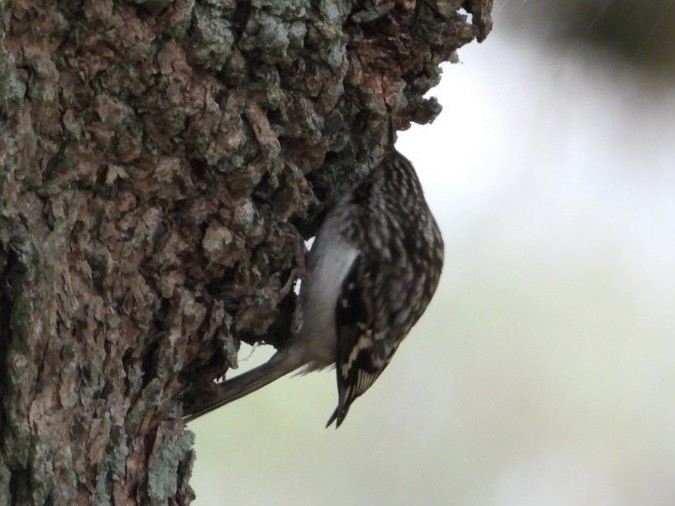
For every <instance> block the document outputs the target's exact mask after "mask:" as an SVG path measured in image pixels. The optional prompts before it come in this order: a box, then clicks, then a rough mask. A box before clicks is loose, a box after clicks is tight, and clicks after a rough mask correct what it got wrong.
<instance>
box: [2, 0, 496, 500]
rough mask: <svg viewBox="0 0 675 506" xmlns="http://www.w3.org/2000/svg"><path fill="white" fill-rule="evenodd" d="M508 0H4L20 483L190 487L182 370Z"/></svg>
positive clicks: (277, 282) (275, 333) (280, 326)
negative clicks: (497, 1)
mask: <svg viewBox="0 0 675 506" xmlns="http://www.w3.org/2000/svg"><path fill="white" fill-rule="evenodd" d="M491 3H492V2H491V0H467V1H464V2H462V1H461V0H456V1H447V0H446V1H442V0H428V1H420V2H417V3H415V1H414V0H397V1H395V2H394V1H386V0H372V1H369V2H349V1H346V0H332V1H331V0H320V1H311V2H310V1H307V0H289V1H284V2H281V1H278V0H254V1H250V2H243V1H241V2H236V1H234V0H175V1H170V0H151V1H143V0H128V1H121V0H119V1H116V2H115V1H113V0H62V1H59V2H54V1H53V0H14V1H8V0H0V14H1V16H2V17H1V19H0V35H1V37H0V122H1V124H0V128H1V130H0V505H5V504H12V505H23V504H26V505H43V504H56V505H66V504H83V505H84V504H97V505H105V504H116V505H118V504H119V505H129V504H188V503H189V502H190V500H191V499H192V496H193V493H192V491H191V489H190V487H189V485H188V478H189V475H190V469H191V464H192V460H193V458H194V455H193V453H192V450H191V447H192V441H193V439H192V434H191V433H190V432H189V431H185V430H183V424H182V422H181V421H180V414H181V404H180V398H181V395H182V393H183V392H184V391H185V390H186V389H187V388H188V386H189V385H191V384H203V385H208V384H209V382H210V381H211V380H212V379H213V378H215V377H217V376H219V375H222V374H223V373H224V371H225V370H226V369H227V368H228V367H232V366H233V365H235V364H236V360H237V359H236V352H237V349H238V346H239V342H240V341H241V340H244V341H248V342H253V341H258V340H262V339H264V340H265V341H266V342H270V343H272V344H280V343H282V342H283V339H284V337H285V336H286V335H287V334H288V327H289V325H290V320H291V315H292V312H293V308H294V302H295V301H294V293H293V291H292V290H291V289H290V288H291V287H292V283H293V281H295V280H296V279H297V278H298V277H299V276H300V275H302V273H303V266H304V252H305V246H304V239H306V238H308V237H310V236H311V235H312V233H313V232H314V231H315V230H316V227H317V225H318V224H319V223H320V219H321V216H322V213H323V212H324V211H325V209H326V208H327V207H328V206H330V205H331V204H332V203H334V202H335V201H336V199H337V198H339V196H340V195H341V194H342V193H343V192H344V191H345V190H346V189H347V188H349V186H350V185H351V184H352V183H353V182H354V181H356V180H358V179H359V178H360V177H362V175H363V174H364V173H366V171H367V170H368V167H369V166H371V165H372V164H373V163H375V162H376V161H377V160H378V159H379V157H380V156H381V155H382V153H383V146H384V145H385V144H386V139H387V131H388V125H389V121H390V119H391V122H392V124H393V125H394V126H395V127H398V128H405V127H407V125H408V124H409V121H411V120H412V121H416V122H419V123H425V122H428V121H430V120H432V119H433V117H434V116H435V115H436V114H437V113H438V112H439V109H440V107H439V105H438V104H437V103H436V102H435V101H434V100H433V99H424V98H422V97H423V95H424V93H425V92H426V91H427V90H429V88H430V87H432V86H433V85H435V84H436V83H437V82H438V80H439V70H438V64H439V63H440V62H442V61H445V60H448V59H451V58H452V57H453V53H454V51H455V49H457V48H458V47H459V46H461V45H463V44H465V43H467V42H469V41H471V40H472V39H474V38H478V39H479V40H482V38H484V37H485V35H486V34H487V32H488V31H489V29H490V25H491V21H490V8H491Z"/></svg>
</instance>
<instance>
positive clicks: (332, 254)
mask: <svg viewBox="0 0 675 506" xmlns="http://www.w3.org/2000/svg"><path fill="white" fill-rule="evenodd" d="M331 229H332V227H324V228H323V229H322V230H321V232H320V234H319V236H318V237H317V238H316V240H315V242H314V245H313V246H312V250H311V252H310V256H309V262H308V263H309V271H310V278H309V279H308V280H307V281H304V282H303V283H302V285H301V286H300V311H301V321H302V326H301V328H300V330H299V332H298V335H297V336H296V339H297V340H299V341H302V346H301V348H302V349H303V350H304V352H305V353H306V354H307V356H306V357H305V360H306V363H307V364H308V365H307V371H310V370H315V369H321V368H323V367H327V366H329V365H331V364H333V363H334V362H335V356H336V352H337V335H336V332H335V308H336V305H337V299H338V295H339V293H340V288H341V285H342V281H343V280H344V278H345V276H346V275H347V274H348V273H349V269H350V268H351V266H352V264H353V263H354V259H355V258H356V256H357V255H358V250H357V249H356V248H354V246H352V245H351V244H349V243H348V242H346V241H345V240H344V239H343V238H342V237H340V236H339V232H337V231H336V230H335V229H332V230H331Z"/></svg>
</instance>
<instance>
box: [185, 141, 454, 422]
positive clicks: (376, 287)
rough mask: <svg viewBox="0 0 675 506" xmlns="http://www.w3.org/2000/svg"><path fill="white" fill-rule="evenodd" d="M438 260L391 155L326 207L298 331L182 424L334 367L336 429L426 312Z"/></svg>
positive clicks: (415, 187) (416, 187)
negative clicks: (294, 374)
mask: <svg viewBox="0 0 675 506" xmlns="http://www.w3.org/2000/svg"><path fill="white" fill-rule="evenodd" d="M442 266H443V240H442V238H441V233H440V231H439V229H438V225H437V224H436V221H435V220H434V217H433V215H432V214H431V211H430V210H429V207H428V205H427V203H426V200H425V199H424V195H423V193H422V187H421V185H420V182H419V180H418V179H417V174H416V173H415V169H414V168H413V166H412V164H411V163H410V162H409V161H408V160H407V159H406V158H405V157H404V156H403V155H401V154H400V153H399V152H398V151H396V150H395V149H392V151H391V152H390V153H389V154H388V155H387V156H386V157H385V158H384V160H383V161H382V162H381V163H380V164H379V165H378V166H377V167H376V168H375V169H374V170H373V171H372V172H371V173H370V174H369V175H368V176H366V177H365V178H364V179H363V180H362V181H361V182H359V183H358V184H357V185H356V186H355V187H354V188H352V189H351V190H350V191H349V193H347V194H346V195H345V196H344V198H342V200H341V201H340V202H339V203H338V204H337V205H336V206H335V208H334V209H333V210H331V211H330V212H329V213H328V215H327V216H326V219H325V221H324V223H323V225H322V226H321V230H319V233H318V235H317V237H316V240H315V241H314V244H313V245H312V249H311V251H310V254H309V260H308V269H309V279H308V280H307V281H305V282H303V283H302V285H301V287H300V297H299V299H300V303H299V306H300V312H301V319H302V325H301V328H300V329H299V330H298V331H297V332H296V333H295V334H294V335H293V336H291V337H290V339H289V340H288V342H287V343H286V345H285V346H284V347H283V348H282V349H280V350H279V351H278V352H277V353H276V354H275V355H274V356H273V357H272V358H271V359H270V360H269V361H268V362H267V363H265V364H263V365H261V366H259V367H257V368H255V369H253V370H251V371H249V372H246V373H244V374H242V375H240V376H237V377H236V378H234V379H231V380H227V381H225V382H223V383H221V384H219V385H217V386H216V388H217V394H216V395H215V396H214V397H213V398H212V399H211V400H210V401H206V402H203V403H201V404H200V405H197V406H195V407H194V409H193V410H191V412H189V413H188V414H187V415H186V416H185V417H184V420H185V421H190V420H193V419H194V418H196V417H198V416H200V415H202V414H204V413H207V412H209V411H211V410H213V409H215V408H217V407H219V406H222V405H224V404H227V403H228V402H231V401H233V400H235V399H238V398H240V397H243V396H245V395H247V394H249V393H251V392H253V391H255V390H257V389H258V388H260V387H262V386H264V385H266V384H268V383H270V382H272V381H274V380H275V379H277V378H280V377H281V376H283V375H285V374H287V373H289V372H291V371H294V370H296V369H299V368H301V367H303V368H304V369H303V372H309V371H314V370H318V369H323V368H325V367H328V366H330V365H332V364H335V369H336V371H337V385H338V406H337V409H336V410H335V412H334V413H333V415H332V416H331V417H330V419H329V420H328V423H327V424H326V426H329V425H330V424H331V423H332V422H333V421H336V427H339V426H340V424H341V423H342V421H343V420H344V418H345V416H346V415H347V411H348V410H349V407H350V405H351V404H352V402H354V400H355V399H356V398H357V397H359V396H360V395H361V394H363V393H364V392H365V391H366V390H368V388H369V387H370V386H371V385H372V384H373V382H374V381H375V380H376V379H377V377H378V376H379V375H380V374H381V373H382V371H383V370H384V369H385V367H387V364H389V361H390V360H391V358H392V356H393V355H394V352H395V351H396V349H397V348H398V345H399V344H400V343H401V341H402V340H403V338H404V337H405V336H406V335H407V334H408V332H409V331H410V329H411V327H412V326H413V325H414V324H415V322H416V321H417V319H418V318H419V317H420V316H421V315H422V313H423V312H424V310H425V309H426V307H427V305H428V304H429V301H430V300H431V297H432V296H433V294H434V291H435V290H436V286H437V285H438V279H439V277H440V274H441V268H442Z"/></svg>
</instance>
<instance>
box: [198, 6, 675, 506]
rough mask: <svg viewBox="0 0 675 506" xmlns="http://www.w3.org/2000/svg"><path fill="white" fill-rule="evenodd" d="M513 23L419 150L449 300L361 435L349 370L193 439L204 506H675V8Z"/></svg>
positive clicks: (458, 69) (446, 92) (399, 365)
mask: <svg viewBox="0 0 675 506" xmlns="http://www.w3.org/2000/svg"><path fill="white" fill-rule="evenodd" d="M495 3H496V5H495V9H494V20H495V27H494V30H493V32H492V34H491V35H490V36H489V37H488V38H487V40H486V41H485V42H484V43H483V44H472V45H470V46H467V47H465V48H463V49H461V50H460V53H459V55H460V59H461V63H460V64H457V65H448V66H446V67H445V68H444V72H445V78H444V80H443V82H442V83H441V85H440V86H439V87H438V88H437V89H435V90H433V93H432V94H433V95H435V96H437V97H438V99H439V101H440V102H441V104H443V106H444V112H443V114H442V115H441V116H440V117H439V118H438V120H437V121H436V122H435V123H434V124H433V125H431V126H426V127H414V128H412V129H411V130H409V131H407V132H404V133H402V134H401V135H400V137H399V143H398V147H399V149H400V151H402V152H403V153H404V154H406V155H407V156H408V157H409V158H411V159H412V160H413V162H414V164H415V165H416V167H417V168H418V171H419V173H420V177H421V179H422V183H423V186H424V187H425V190H426V193H427V196H428V199H429V201H430V205H431V207H432V208H433V210H434V212H435V214H436V216H437V218H438V219H439V221H440V223H441V225H442V228H443V234H444V237H445V241H446V265H445V270H444V273H443V279H442V282H441V286H440V288H439V291H438V292H437V295H436V297H435V299H434V301H433V302H432V304H431V306H430V307H429V309H428V311H427V312H426V314H425V315H424V317H423V318H422V320H421V321H420V323H419V324H418V325H417V326H416V327H415V329H414V330H413V332H412V333H411V335H410V336H409V337H408V339H407V340H406V341H405V342H404V343H403V345H402V346H401V348H400V350H399V352H398V354H397V356H396V358H395V360H394V361H393V362H392V364H391V365H390V367H389V368H388V369H387V371H386V372H385V373H384V374H383V376H382V377H381V378H380V379H379V380H378V381H377V382H376V383H375V385H374V386H373V387H372V388H371V389H370V390H369V391H368V392H367V394H366V395H365V396H364V397H362V398H360V399H359V400H357V401H356V402H355V404H354V405H353V407H352V409H351V411H350V413H349V416H348V417H347V419H346V422H345V423H344V424H343V425H342V427H341V428H340V430H337V431H336V430H333V429H329V430H326V429H324V424H325V423H326V421H327V419H328V417H329V416H330V414H331V413H332V412H333V409H334V408H335V405H336V399H337V397H336V396H337V394H336V387H335V377H334V372H333V371H326V372H324V373H319V374H312V375H309V376H304V377H295V378H294V377H289V378H284V379H281V380H279V381H277V382H275V383H274V384H272V385H270V386H268V387H266V388H264V389H263V390H261V391H260V392H257V393H256V394H254V395H251V396H249V397H247V398H245V399H242V400H240V401H237V402H235V403H233V404H231V405H229V406H228V407H226V408H224V409H221V410H219V411H218V412H216V413H215V414H213V415H210V416H207V417H205V418H204V419H201V420H198V421H197V422H195V423H193V424H191V425H190V428H191V429H192V430H193V431H195V432H196V434H197V446H196V450H197V454H198V458H197V461H196V464H195V472H194V478H193V480H192V485H193V487H194V488H195V491H196V493H197V500H196V502H195V503H194V504H196V505H197V506H211V505H219V504H237V505H240V506H254V505H255V506H257V505H261V506H262V505H265V506H267V505H275V506H276V505H317V504H320V505H322V506H331V505H336V506H337V505H366V504H368V505H384V504H386V505H394V506H397V505H409V504H415V505H441V504H451V505H461V506H465V505H466V506H512V505H513V506H516V505H518V506H530V505H532V506H535V505H536V506H548V505H552V506H566V505H570V506H572V505H573V506H585V505H588V506H591V505H592V506H603V505H612V506H614V505H618V506H624V505H626V506H627V505H635V506H637V505H640V506H644V505H650V506H660V505H664V506H665V505H668V506H672V505H673V504H675V267H674V263H675V29H674V28H673V27H675V0H672V1H667V0H658V1H657V0H652V1H650V0H642V1H640V2H635V1H632V0H605V1H601V0H568V1H566V2H559V1H557V0H549V1H545V0H539V1H537V2H526V1H521V0H511V1H506V0H502V1H499V0H497V1H496V2H495ZM446 149H447V150H450V149H451V150H452V151H453V153H452V155H451V156H450V155H448V154H446V153H445V152H444V150H446ZM458 149H461V153H462V154H461V155H459V156H458V154H457V150H458ZM270 353H271V351H270V350H265V349H262V348H261V349H256V350H255V352H254V353H253V355H252V357H251V358H248V359H246V358H245V357H246V351H243V353H242V355H241V366H242V368H248V367H249V366H253V365H255V364H257V363H259V362H261V361H264V360H265V359H266V358H267V357H268V356H269V355H270Z"/></svg>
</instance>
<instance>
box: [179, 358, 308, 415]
mask: <svg viewBox="0 0 675 506" xmlns="http://www.w3.org/2000/svg"><path fill="white" fill-rule="evenodd" d="M284 351H285V350H282V351H278V352H277V353H275V354H274V355H273V356H272V358H270V359H269V360H268V361H267V362H265V363H264V364H262V365H259V366H258V367H256V368H254V369H251V370H250V371H247V372H245V373H243V374H240V375H239V376H236V377H234V378H232V379H229V380H226V381H224V382H223V383H220V384H218V385H215V387H214V390H213V391H212V392H211V393H210V394H209V396H208V398H205V399H199V400H197V401H195V402H193V403H190V405H189V406H188V407H187V408H186V413H185V414H184V415H183V421H184V422H185V423H187V422H191V421H192V420H194V419H195V418H199V417H200V416H202V415H205V414H206V413H209V412H211V411H213V410H214V409H217V408H219V407H221V406H224V405H225V404H228V403H230V402H232V401H236V400H237V399H240V398H242V397H244V396H246V395H248V394H250V393H252V392H255V391H256V390H258V389H259V388H262V387H264V386H265V385H267V384H268V383H271V382H272V381H274V380H276V379H279V378H281V377H282V376H284V375H286V374H288V373H289V372H291V371H294V370H295V369H297V368H298V367H300V366H301V365H302V361H300V360H299V359H298V358H297V357H295V356H294V355H293V354H288V353H285V352H284Z"/></svg>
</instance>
